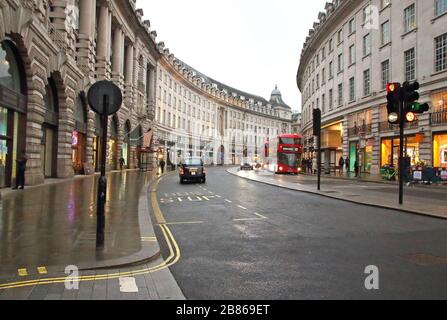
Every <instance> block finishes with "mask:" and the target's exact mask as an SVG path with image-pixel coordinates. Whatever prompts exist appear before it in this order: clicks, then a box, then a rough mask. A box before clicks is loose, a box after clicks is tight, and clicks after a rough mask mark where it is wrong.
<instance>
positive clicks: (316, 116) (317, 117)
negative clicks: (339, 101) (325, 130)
mask: <svg viewBox="0 0 447 320" xmlns="http://www.w3.org/2000/svg"><path fill="white" fill-rule="evenodd" d="M313 121H314V136H320V135H321V110H320V109H314V110H313Z"/></svg>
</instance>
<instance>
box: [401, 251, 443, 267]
mask: <svg viewBox="0 0 447 320" xmlns="http://www.w3.org/2000/svg"><path fill="white" fill-rule="evenodd" d="M401 258H402V259H403V260H407V261H409V262H411V263H414V264H417V265H418V266H422V267H429V266H436V265H440V264H447V258H446V257H437V256H434V255H431V254H425V253H416V254H410V255H406V256H402V257H401Z"/></svg>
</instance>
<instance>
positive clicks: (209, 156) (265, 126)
mask: <svg viewBox="0 0 447 320" xmlns="http://www.w3.org/2000/svg"><path fill="white" fill-rule="evenodd" d="M158 49H159V52H160V54H161V58H160V60H159V64H158V72H157V75H158V78H157V97H156V119H155V120H156V123H157V137H158V141H157V143H158V144H157V146H158V148H159V157H165V158H167V163H172V164H177V163H178V162H179V161H181V158H182V157H184V156H189V155H191V156H198V157H199V156H200V157H202V158H204V159H205V161H206V162H207V163H208V164H216V165H228V164H230V165H231V164H239V163H240V162H241V160H242V158H250V159H251V160H252V161H253V159H254V158H259V159H260V158H262V157H263V156H265V146H266V144H267V143H268V141H269V139H271V138H273V137H275V136H277V135H278V134H282V133H290V132H291V124H292V111H291V108H290V107H289V106H288V105H287V104H285V103H284V101H283V100H282V97H281V92H279V91H278V90H277V88H276V89H275V90H274V91H273V92H272V95H271V99H270V100H266V99H264V98H262V97H259V96H255V95H253V94H249V93H246V92H243V91H241V90H238V89H235V88H232V87H230V86H228V85H225V84H223V83H221V82H219V81H217V80H214V79H212V78H210V77H208V76H206V75H205V74H203V73H201V72H199V71H197V70H196V69H194V68H192V67H190V66H189V65H187V64H186V63H184V62H183V61H181V60H179V59H177V58H176V57H175V56H174V55H173V54H172V53H170V51H169V49H167V48H165V44H164V43H163V42H160V43H158Z"/></svg>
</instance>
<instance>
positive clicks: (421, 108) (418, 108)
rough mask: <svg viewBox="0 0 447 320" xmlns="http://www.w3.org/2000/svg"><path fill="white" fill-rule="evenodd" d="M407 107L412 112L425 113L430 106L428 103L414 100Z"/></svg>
mask: <svg viewBox="0 0 447 320" xmlns="http://www.w3.org/2000/svg"><path fill="white" fill-rule="evenodd" d="M408 109H409V110H410V111H411V112H413V113H419V114H420V113H425V112H428V111H429V110H430V106H429V105H428V103H423V104H421V103H419V102H414V103H413V104H411V105H410V106H409V107H408Z"/></svg>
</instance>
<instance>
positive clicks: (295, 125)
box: [292, 113, 301, 134]
mask: <svg viewBox="0 0 447 320" xmlns="http://www.w3.org/2000/svg"><path fill="white" fill-rule="evenodd" d="M292 133H296V134H301V113H294V114H292Z"/></svg>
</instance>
